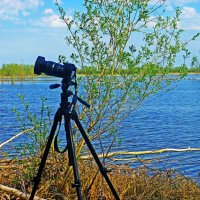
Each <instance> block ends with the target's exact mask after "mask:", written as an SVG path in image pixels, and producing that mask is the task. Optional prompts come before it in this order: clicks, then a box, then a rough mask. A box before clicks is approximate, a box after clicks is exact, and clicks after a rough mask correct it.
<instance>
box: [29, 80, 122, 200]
mask: <svg viewBox="0 0 200 200" xmlns="http://www.w3.org/2000/svg"><path fill="white" fill-rule="evenodd" d="M72 84H74V85H75V95H73V93H72V92H71V91H69V90H68V88H69V86H70V85H72ZM59 86H60V84H55V85H52V86H50V88H51V89H53V88H57V87H59ZM61 88H62V93H61V103H60V107H59V108H58V110H57V112H56V114H55V116H54V122H53V125H52V128H51V132H50V134H49V137H48V141H47V144H46V148H45V151H44V154H43V157H42V159H41V163H40V166H39V169H38V172H37V176H36V177H35V178H34V180H33V181H34V186H33V189H32V192H31V196H30V198H29V200H33V199H34V196H35V193H36V190H37V188H38V185H39V183H40V180H41V175H42V171H43V169H44V167H45V163H46V160H47V156H48V153H49V150H50V147H51V144H52V141H53V139H54V135H55V132H56V128H57V125H58V123H59V122H60V123H61V120H62V117H64V124H65V132H66V138H67V149H68V158H69V166H72V167H73V173H74V183H73V184H72V187H75V188H76V191H77V196H78V200H82V194H81V181H80V177H79V172H78V166H77V161H76V153H75V145H74V141H73V136H72V128H71V121H70V120H74V122H75V123H76V125H77V127H78V129H79V131H80V133H81V135H82V137H83V139H84V140H85V143H86V144H87V146H88V148H89V150H90V152H91V154H92V156H93V158H94V160H95V162H96V163H97V165H98V167H99V170H100V172H101V174H102V175H103V177H104V178H105V180H106V182H107V184H108V185H109V187H110V190H111V191H112V193H113V196H114V197H115V199H116V200H119V199H120V198H119V196H118V194H117V192H116V191H115V188H114V187H113V185H112V183H111V181H110V179H109V177H108V175H107V173H108V172H109V171H108V170H107V169H106V168H104V167H103V165H102V163H101V161H100V160H99V158H98V155H97V153H96V152H95V150H94V147H93V146H92V144H91V142H90V140H89V138H88V136H87V134H86V132H85V130H84V129H83V127H82V125H81V123H80V121H79V119H78V114H77V113H76V111H75V105H76V102H77V100H78V101H79V102H81V103H82V104H83V105H85V106H86V107H90V105H89V104H87V103H86V102H85V101H83V100H82V99H81V98H79V97H78V96H77V94H76V93H77V92H76V83H73V82H71V83H70V84H69V83H68V81H67V80H65V79H63V81H62V85H61ZM70 96H73V98H72V102H71V103H70V102H69V101H68V97H70Z"/></svg>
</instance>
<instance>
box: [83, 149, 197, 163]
mask: <svg viewBox="0 0 200 200" xmlns="http://www.w3.org/2000/svg"><path fill="white" fill-rule="evenodd" d="M188 151H200V148H190V147H188V148H185V149H173V148H166V149H158V150H152V151H135V152H133V151H117V152H111V153H108V154H106V155H105V154H99V155H98V157H99V158H103V157H104V158H113V157H114V156H119V155H120V156H121V155H124V156H139V155H148V154H161V153H169V152H188ZM81 159H83V160H90V159H92V157H91V156H81ZM123 159H125V160H127V158H121V159H120V160H123ZM130 159H131V158H128V160H130Z"/></svg>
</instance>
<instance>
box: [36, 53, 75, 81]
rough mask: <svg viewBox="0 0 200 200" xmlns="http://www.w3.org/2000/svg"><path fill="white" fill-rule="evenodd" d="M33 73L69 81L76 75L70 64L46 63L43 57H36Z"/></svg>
mask: <svg viewBox="0 0 200 200" xmlns="http://www.w3.org/2000/svg"><path fill="white" fill-rule="evenodd" d="M34 73H35V74H37V75H40V74H41V73H44V74H46V75H49V76H55V77H59V78H64V79H66V80H69V81H70V80H71V79H73V78H74V77H75V75H76V67H75V65H74V64H71V63H64V64H60V63H56V62H52V61H46V60H45V58H44V57H42V56H38V57H37V60H36V61H35V66H34Z"/></svg>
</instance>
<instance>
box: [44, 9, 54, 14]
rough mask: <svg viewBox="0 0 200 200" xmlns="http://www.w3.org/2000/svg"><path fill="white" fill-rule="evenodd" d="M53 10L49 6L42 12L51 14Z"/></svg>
mask: <svg viewBox="0 0 200 200" xmlns="http://www.w3.org/2000/svg"><path fill="white" fill-rule="evenodd" d="M52 13H53V10H52V9H51V8H47V9H45V10H44V14H52Z"/></svg>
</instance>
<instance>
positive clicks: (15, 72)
mask: <svg viewBox="0 0 200 200" xmlns="http://www.w3.org/2000/svg"><path fill="white" fill-rule="evenodd" d="M197 64H198V65H197ZM141 68H143V69H144V70H147V69H148V72H149V73H150V74H151V73H155V72H156V73H158V74H159V71H161V70H162V68H161V67H160V66H156V65H154V64H146V65H143V66H142V67H132V68H131V69H124V68H121V69H117V70H115V72H114V73H115V74H116V75H123V74H137V72H139V71H140V70H141ZM181 70H183V68H181V67H174V68H172V69H170V70H168V71H166V73H179V72H180V71H181ZM185 71H186V72H189V73H200V64H199V61H198V59H197V58H196V57H194V59H193V61H192V63H191V67H190V68H186V69H185ZM104 72H105V74H107V75H109V74H110V73H111V71H109V69H107V70H106V71H105V70H104ZM100 73H101V69H97V68H95V67H92V66H84V67H82V69H79V68H78V69H77V74H83V75H98V74H100ZM0 76H1V77H13V78H19V79H23V78H25V77H27V76H34V66H33V65H24V64H3V65H2V67H1V68H0Z"/></svg>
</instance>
